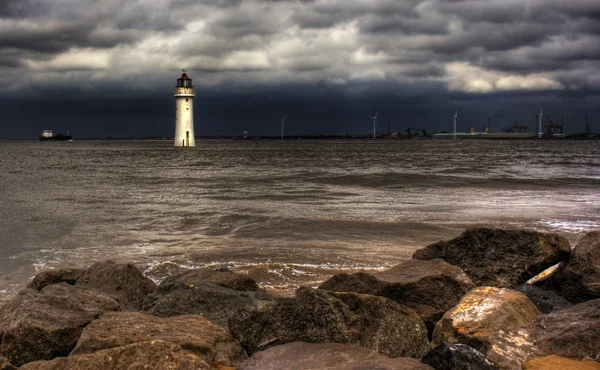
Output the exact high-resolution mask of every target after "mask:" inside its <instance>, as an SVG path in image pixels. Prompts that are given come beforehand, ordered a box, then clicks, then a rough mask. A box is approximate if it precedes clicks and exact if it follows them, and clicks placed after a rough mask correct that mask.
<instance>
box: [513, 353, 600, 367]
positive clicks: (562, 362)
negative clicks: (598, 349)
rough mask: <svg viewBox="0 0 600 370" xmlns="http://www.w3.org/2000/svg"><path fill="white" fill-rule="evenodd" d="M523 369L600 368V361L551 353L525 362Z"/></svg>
mask: <svg viewBox="0 0 600 370" xmlns="http://www.w3.org/2000/svg"><path fill="white" fill-rule="evenodd" d="M523 370H600V363H598V362H596V361H593V360H584V361H578V360H571V359H568V358H564V357H560V356H556V355H550V356H546V357H538V358H535V359H533V360H530V361H527V362H526V363H525V364H523Z"/></svg>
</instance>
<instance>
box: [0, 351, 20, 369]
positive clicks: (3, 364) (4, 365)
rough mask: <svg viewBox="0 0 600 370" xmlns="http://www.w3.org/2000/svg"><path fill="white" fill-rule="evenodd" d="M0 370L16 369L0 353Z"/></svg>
mask: <svg viewBox="0 0 600 370" xmlns="http://www.w3.org/2000/svg"><path fill="white" fill-rule="evenodd" d="M0 370H17V368H16V367H15V366H13V365H12V364H11V363H10V361H8V359H7V358H6V357H4V356H2V355H0Z"/></svg>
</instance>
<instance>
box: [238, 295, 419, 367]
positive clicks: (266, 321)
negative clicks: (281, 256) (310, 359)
mask: <svg viewBox="0 0 600 370" xmlns="http://www.w3.org/2000/svg"><path fill="white" fill-rule="evenodd" d="M229 329H230V331H231V333H232V334H233V336H234V338H236V339H237V340H238V341H239V342H240V343H241V344H242V346H243V347H244V348H245V349H246V351H247V352H248V353H249V354H253V353H255V352H256V351H261V350H265V349H267V348H270V347H273V346H276V345H280V344H285V343H291V342H308V343H324V342H334V343H341V344H355V345H359V346H361V347H365V348H370V349H373V350H375V351H378V352H380V353H383V354H385V355H387V356H390V357H414V358H421V357H422V356H423V355H424V354H425V353H426V352H427V350H428V347H429V346H428V341H427V329H426V327H425V324H424V323H423V320H421V318H419V316H417V314H416V313H415V312H414V311H413V310H411V309H409V308H408V307H405V306H402V305H400V304H398V303H396V302H394V301H392V300H389V299H387V298H383V297H377V296H371V295H366V294H356V293H340V292H332V291H326V290H315V289H310V288H299V289H298V290H297V291H296V297H294V298H281V299H279V300H278V301H277V303H276V304H275V305H273V306H269V307H265V308H264V309H262V310H254V311H245V310H241V311H238V312H237V313H236V314H235V315H234V316H232V317H231V319H230V320H229Z"/></svg>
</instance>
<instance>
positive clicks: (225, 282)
mask: <svg viewBox="0 0 600 370" xmlns="http://www.w3.org/2000/svg"><path fill="white" fill-rule="evenodd" d="M169 283H182V284H185V285H198V284H200V283H213V284H217V285H220V286H222V287H225V288H229V289H233V290H242V291H251V292H255V291H259V290H260V287H259V286H258V284H256V281H254V280H253V279H252V278H251V277H249V276H243V275H240V274H236V273H235V272H233V271H231V270H229V269H227V268H219V269H211V268H204V269H195V270H189V271H185V272H182V273H180V274H177V275H173V276H169V277H168V278H166V279H165V280H164V282H163V284H169Z"/></svg>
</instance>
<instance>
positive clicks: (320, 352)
mask: <svg viewBox="0 0 600 370" xmlns="http://www.w3.org/2000/svg"><path fill="white" fill-rule="evenodd" d="M283 369H294V370H315V369H327V370H367V369H377V370H433V368H432V367H429V366H427V365H425V364H423V363H421V362H419V361H418V360H415V359H413V358H407V357H396V358H389V357H387V356H384V355H382V354H380V353H377V352H375V351H373V350H370V349H367V348H363V347H358V346H352V345H345V344H338V343H315V344H313V343H303V342H294V343H289V344H284V345H281V346H276V347H271V348H269V349H267V350H265V351H261V352H257V353H255V354H254V355H253V356H252V357H251V358H250V359H249V360H248V361H246V362H245V363H244V364H242V366H240V368H239V370H283Z"/></svg>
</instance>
